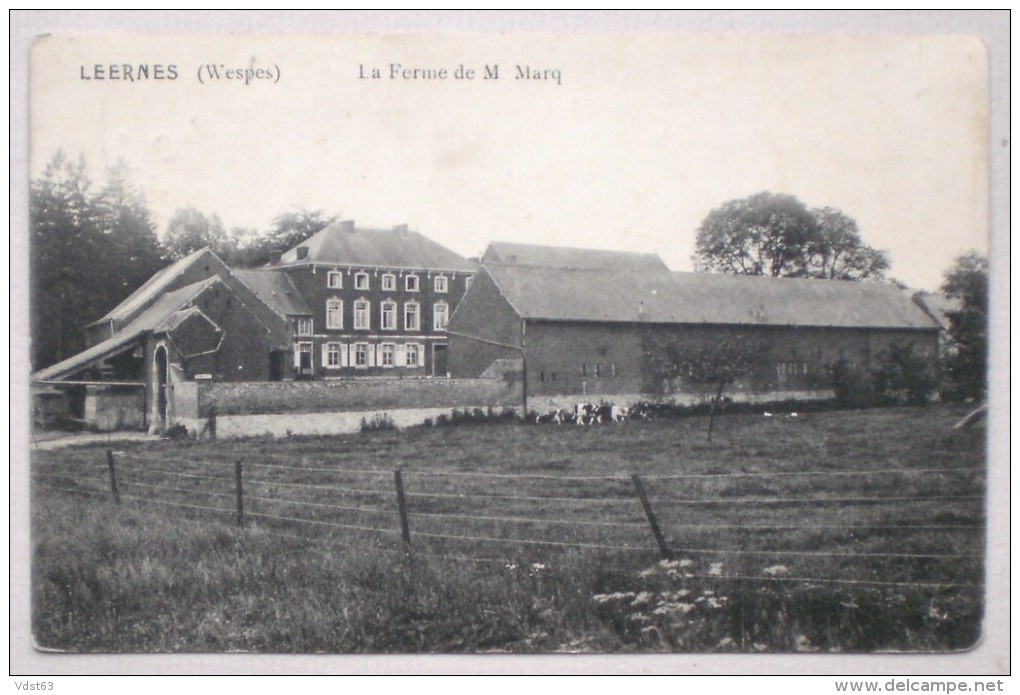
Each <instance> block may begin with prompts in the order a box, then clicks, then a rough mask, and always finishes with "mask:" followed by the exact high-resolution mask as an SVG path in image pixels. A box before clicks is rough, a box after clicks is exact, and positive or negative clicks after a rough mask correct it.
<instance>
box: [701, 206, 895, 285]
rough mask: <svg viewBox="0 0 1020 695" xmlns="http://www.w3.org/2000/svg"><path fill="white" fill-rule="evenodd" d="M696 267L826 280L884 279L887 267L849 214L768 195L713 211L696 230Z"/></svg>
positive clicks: (886, 260) (886, 263)
mask: <svg viewBox="0 0 1020 695" xmlns="http://www.w3.org/2000/svg"><path fill="white" fill-rule="evenodd" d="M694 264H695V267H696V268H697V269H698V270H699V271H702V272H719V273H735V274H742V275H768V276H771V277H814V278H823V279H828V280H864V279H881V278H882V275H883V273H884V271H885V270H887V269H888V268H889V261H888V259H887V258H886V257H885V254H884V253H882V252H881V251H877V250H875V249H873V248H871V247H869V246H867V245H866V244H864V243H863V241H862V240H861V237H860V233H859V232H858V229H857V223H856V222H854V220H853V219H851V218H850V217H848V216H847V215H845V214H843V213H842V212H840V211H838V210H835V209H833V208H820V209H814V210H811V209H808V207H807V206H806V205H804V203H802V202H801V201H799V200H797V198H795V197H793V196H791V195H785V194H775V193H768V192H763V193H757V194H755V195H753V196H750V197H749V198H743V199H740V200H731V201H729V202H727V203H724V204H723V205H722V206H720V207H718V208H716V209H715V210H712V211H711V212H710V213H709V214H708V216H707V217H706V218H705V220H704V221H703V222H702V223H701V226H700V227H698V230H697V240H696V245H695V254H694Z"/></svg>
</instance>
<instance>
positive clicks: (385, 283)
mask: <svg viewBox="0 0 1020 695" xmlns="http://www.w3.org/2000/svg"><path fill="white" fill-rule="evenodd" d="M382 288H383V292H396V290H397V276H396V275H394V274H393V273H386V274H385V275H383V276H382Z"/></svg>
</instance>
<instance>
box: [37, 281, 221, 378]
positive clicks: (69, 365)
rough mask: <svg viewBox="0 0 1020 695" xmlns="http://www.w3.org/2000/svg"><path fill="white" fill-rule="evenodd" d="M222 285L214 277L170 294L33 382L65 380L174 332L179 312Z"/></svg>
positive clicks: (49, 369) (40, 373)
mask: <svg viewBox="0 0 1020 695" xmlns="http://www.w3.org/2000/svg"><path fill="white" fill-rule="evenodd" d="M217 282H222V281H221V280H220V278H219V277H215V276H214V277H211V278H207V279H205V280H201V281H199V282H196V283H193V284H191V285H187V286H185V287H182V288H180V289H177V290H173V291H172V292H167V293H166V294H164V295H163V296H161V297H159V298H158V299H156V301H155V302H154V303H153V304H152V305H151V306H149V307H148V308H147V309H145V311H143V312H142V313H141V314H139V315H138V316H137V317H135V319H134V320H133V321H131V322H130V323H129V324H128V325H126V326H124V328H122V329H121V330H119V331H118V332H117V333H116V334H115V335H113V336H112V337H110V338H107V339H106V340H104V341H102V342H101V343H97V344H95V345H93V346H92V347H90V348H88V349H87V350H83V351H82V352H79V353H78V354H77V355H74V356H73V357H69V358H67V359H66V360H63V361H61V362H57V363H56V364H54V365H51V366H49V367H46V368H45V369H40V370H39V371H38V372H36V373H35V374H33V375H32V380H33V381H54V380H60V379H64V378H66V377H68V376H71V375H72V374H74V373H76V372H80V371H81V370H83V369H86V368H88V367H90V366H92V365H93V364H95V363H96V362H99V361H100V360H104V359H106V358H107V357H112V356H113V355H116V354H117V353H119V352H123V351H124V350H127V349H129V348H131V347H133V346H134V344H135V343H136V342H137V341H138V339H139V338H141V337H142V336H143V335H145V334H146V333H148V332H150V331H152V332H162V331H166V330H171V329H172V328H173V327H174V326H175V325H176V324H177V323H178V322H179V321H178V318H184V317H180V316H178V314H179V313H187V308H186V307H187V305H188V303H189V302H190V301H191V300H192V299H194V298H195V297H196V296H197V295H198V294H199V293H200V292H202V290H204V289H205V288H207V287H209V286H210V285H212V284H214V283H217Z"/></svg>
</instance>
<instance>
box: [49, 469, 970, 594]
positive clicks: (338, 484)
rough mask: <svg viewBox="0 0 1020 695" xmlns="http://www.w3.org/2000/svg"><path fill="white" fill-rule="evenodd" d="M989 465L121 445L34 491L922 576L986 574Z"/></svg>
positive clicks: (639, 561) (477, 553) (757, 575)
mask: <svg viewBox="0 0 1020 695" xmlns="http://www.w3.org/2000/svg"><path fill="white" fill-rule="evenodd" d="M776 480H781V481H783V484H782V487H781V488H779V487H771V483H770V482H769V481H776ZM890 481H891V483H890ZM982 481H983V469H981V468H915V469H910V468H894V467H891V468H886V469H874V470H854V471H851V470H836V471H818V470H812V471H804V472H793V471H781V472H780V471H777V472H733V473H719V474H702V473H690V474H684V473H681V474H675V475H644V476H639V475H636V474H631V475H623V474H617V475H590V476H589V475H562V476H561V475H555V474H549V473H540V474H539V473H520V474H517V473H491V472H485V471H478V472H474V471H453V470H429V469H417V468H416V469H403V470H400V469H398V470H382V469H358V468H350V467H348V468H345V467H342V466H330V465H328V464H319V463H316V464H315V465H298V464H292V465H288V464H286V463H275V462H267V461H259V460H251V461H235V462H233V463H232V464H231V463H226V462H222V461H220V462H215V461H203V460H198V459H189V458H181V457H164V456H159V457H156V456H155V455H152V456H151V457H150V456H139V455H129V454H125V453H118V454H117V455H116V456H115V454H114V452H112V451H110V450H108V451H107V452H106V456H105V459H104V458H102V457H101V456H97V457H96V460H95V461H94V462H92V461H88V462H85V463H81V462H79V463H76V464H74V465H67V464H64V463H62V462H60V461H57V460H49V461H38V462H35V463H34V464H33V484H34V487H35V489H36V490H37V493H38V494H70V495H82V496H84V497H88V498H90V499H96V498H104V497H105V498H108V499H110V500H112V502H114V503H115V504H123V503H125V502H127V503H130V504H132V505H136V506H138V507H141V508H144V507H148V506H149V505H153V506H154V507H157V508H162V509H164V510H167V513H170V512H171V511H172V510H175V509H176V510H178V512H179V513H182V514H190V515H198V516H202V517H211V518H214V519H217V520H218V522H219V523H229V522H230V521H231V520H232V521H233V522H234V523H236V524H239V525H241V526H245V527H247V528H249V529H252V530H253V531H254V530H256V529H257V530H258V531H259V532H263V533H266V534H268V535H270V536H277V537H280V538H286V539H289V540H291V541H297V542H299V543H302V544H303V545H302V548H303V549H308V550H311V551H317V550H321V549H322V548H324V547H326V546H335V547H337V548H343V549H351V550H359V549H361V550H370V551H371V552H381V553H392V554H404V555H416V556H417V555H428V556H434V557H437V558H447V559H452V560H458V561H464V562H471V563H475V564H478V565H488V564H492V563H503V564H504V565H506V566H517V563H528V562H544V561H548V560H550V559H551V558H553V557H555V556H556V555H557V554H563V553H571V552H573V553H594V554H597V555H598V556H600V557H604V558H606V561H605V563H604V566H605V568H606V569H607V570H616V571H629V572H636V571H639V570H641V568H644V567H648V566H649V565H650V564H652V563H654V562H656V561H667V565H666V566H670V565H668V562H669V561H676V560H678V559H680V558H683V559H684V562H685V563H699V564H700V566H701V567H702V569H705V568H710V569H711V571H709V572H706V573H703V574H697V573H696V572H694V571H693V570H687V572H688V573H687V574H686V575H685V576H690V577H698V576H704V577H710V578H712V579H714V580H718V581H745V580H749V579H753V580H755V581H796V582H800V583H807V584H830V585H847V586H865V585H870V586H914V587H918V588H922V589H927V588H931V589H938V588H947V587H968V586H973V585H974V581H975V580H974V577H979V576H980V566H981V563H982V560H983V552H982V545H981V542H982V537H983V531H984V523H983V506H982V500H983V494H982V491H983V488H982V485H983V483H982ZM900 488H905V489H906V490H905V493H904V494H898V493H899V489H900ZM723 568H725V570H724V569H723ZM777 575H778V576H777Z"/></svg>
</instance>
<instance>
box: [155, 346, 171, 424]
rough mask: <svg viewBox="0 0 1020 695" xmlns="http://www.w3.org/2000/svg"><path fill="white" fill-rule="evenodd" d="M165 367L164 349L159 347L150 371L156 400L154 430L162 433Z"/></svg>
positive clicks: (164, 412) (164, 411) (166, 362)
mask: <svg viewBox="0 0 1020 695" xmlns="http://www.w3.org/2000/svg"><path fill="white" fill-rule="evenodd" d="M167 367H168V360H167V355H166V348H165V347H164V346H162V345H160V346H159V347H158V348H156V354H155V356H154V357H153V365H152V369H153V371H154V375H153V376H154V377H155V378H154V379H153V387H154V388H153V390H154V394H153V395H154V396H155V398H156V423H155V425H156V429H157V430H159V431H163V430H164V429H166V384H167Z"/></svg>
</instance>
